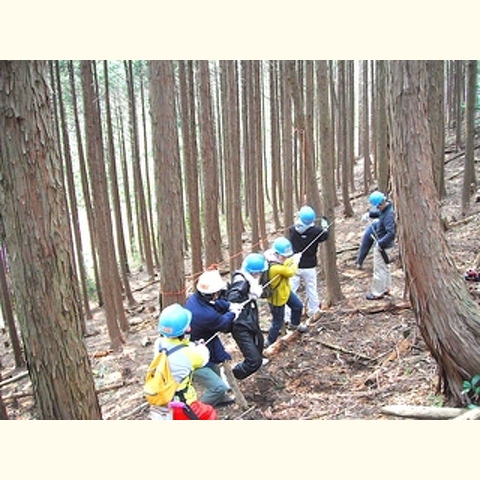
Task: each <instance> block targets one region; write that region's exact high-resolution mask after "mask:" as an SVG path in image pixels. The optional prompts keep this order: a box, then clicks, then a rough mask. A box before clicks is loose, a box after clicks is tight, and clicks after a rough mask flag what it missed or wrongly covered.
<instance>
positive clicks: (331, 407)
mask: <svg viewBox="0 0 480 480" xmlns="http://www.w3.org/2000/svg"><path fill="white" fill-rule="evenodd" d="M475 152H476V155H477V159H478V155H479V153H478V149H477V150H475ZM446 158H447V161H446V176H445V178H446V185H447V198H446V199H445V200H444V201H443V203H442V217H443V218H446V219H447V220H448V223H449V224H450V228H449V229H448V230H447V232H446V236H447V239H448V242H449V245H450V247H451V250H452V253H453V255H454V258H455V261H456V265H457V268H458V274H459V275H462V276H463V274H464V273H465V271H466V270H467V269H469V268H471V267H472V266H473V262H474V260H475V258H476V256H477V254H478V253H479V252H480V238H479V236H478V223H479V219H480V203H478V202H477V196H476V195H474V196H473V197H472V202H471V209H470V212H469V213H468V215H467V216H466V217H465V218H462V217H461V216H460V213H459V212H460V207H459V205H460V199H461V184H462V180H463V175H462V172H463V161H464V156H463V155H460V154H458V153H456V152H454V151H453V149H452V152H451V153H449V154H447V157H446ZM359 164H360V161H359V162H358V164H357V167H356V169H357V170H358V172H357V174H358V175H360V173H361V166H360V165H359ZM358 178H359V179H360V176H359V177H358ZM360 184H361V183H360V181H357V183H356V185H360ZM352 205H353V208H354V212H355V214H354V216H353V217H351V218H345V217H344V216H343V214H342V210H341V207H339V208H338V210H337V212H336V219H335V228H336V240H337V267H338V272H339V277H340V282H341V287H342V293H343V295H344V299H343V300H341V301H340V302H338V303H337V304H336V305H334V306H333V307H332V308H328V309H324V310H322V314H321V316H320V318H319V319H317V321H316V322H315V323H312V324H310V326H309V330H308V332H307V333H305V334H303V335H299V334H298V333H295V334H294V335H291V334H290V335H287V336H286V337H284V339H283V340H282V342H281V343H280V344H279V345H278V347H277V350H276V351H275V353H274V354H273V355H271V356H270V359H269V362H268V364H266V365H265V366H262V367H261V369H260V370H259V371H258V372H256V373H255V374H254V375H252V376H251V377H249V378H247V379H246V380H243V381H241V382H239V387H240V390H241V392H242V394H243V395H244V397H245V400H246V401H247V403H248V407H247V408H242V407H241V406H240V405H239V404H238V402H237V403H236V404H233V405H230V406H227V407H218V408H217V412H218V414H219V418H221V419H225V420H227V419H229V420H233V419H243V420H257V419H258V420H260V419H272V420H276V419H397V418H398V417H391V416H387V415H384V414H382V412H381V408H382V407H384V406H386V405H392V404H406V405H421V406H439V405H443V403H444V399H443V398H442V396H441V395H438V394H437V392H436V387H437V365H436V363H435V361H434V360H433V358H432V356H431V355H430V353H429V352H428V350H427V349H426V346H425V343H424V341H423V339H422V337H421V335H420V333H419V330H418V327H417V325H416V321H415V318H414V316H413V313H412V311H411V309H410V308H409V304H408V301H406V300H405V298H404V275H403V271H402V268H401V264H400V263H399V260H398V247H395V249H394V256H395V257H396V260H395V261H394V262H393V264H392V278H393V288H392V292H391V293H392V295H391V297H389V298H387V299H384V300H380V301H373V302H369V301H367V300H365V294H366V293H368V292H369V288H370V284H371V278H372V254H371V253H370V254H369V256H368V257H367V259H366V261H365V263H364V269H363V270H357V269H356V268H355V258H356V254H357V250H358V246H359V243H360V239H361V235H362V233H363V230H364V228H365V227H366V224H365V223H363V222H362V221H361V216H362V214H363V213H365V211H366V210H367V209H368V204H367V199H366V198H365V196H363V195H361V193H360V190H359V189H358V192H357V193H354V194H353V199H352ZM274 236H275V234H274V235H273V236H272V238H273V237H274ZM225 278H227V277H225ZM477 285H480V284H476V283H470V284H469V285H468V288H469V289H470V290H471V292H472V295H474V296H475V297H477V296H478V293H477ZM131 287H132V290H133V294H134V297H135V299H136V301H137V302H138V307H135V308H133V309H131V310H128V312H127V313H128V318H129V322H130V325H131V328H130V331H129V332H128V334H127V335H126V343H125V346H124V348H123V350H122V351H121V352H112V351H111V350H110V345H109V338H108V333H107V329H106V324H105V318H104V314H103V312H102V310H101V309H99V308H96V309H94V318H93V320H91V321H89V324H88V328H89V331H90V332H93V334H92V335H91V336H88V337H87V338H86V343H87V347H88V351H89V355H90V359H91V365H92V370H93V374H94V378H95V382H96V386H97V391H98V398H99V402H100V405H101V409H102V415H103V418H104V419H106V420H118V419H130V420H147V419H149V409H148V406H147V405H146V403H145V400H144V398H143V395H142V386H143V379H144V375H145V372H146V368H147V366H148V364H149V363H150V361H151V359H152V354H153V351H152V344H153V342H154V340H155V338H156V326H157V319H158V314H159V303H158V291H159V284H158V281H155V280H154V281H151V280H149V279H148V277H147V275H146V273H145V272H138V273H136V274H132V277H131ZM319 290H320V296H321V297H322V295H323V293H324V282H323V280H322V272H321V270H320V269H319ZM299 295H300V296H301V298H302V299H303V298H304V293H303V291H302V290H300V291H299ZM261 302H263V300H262V301H261ZM260 309H261V324H262V328H263V330H264V331H265V332H266V331H267V329H268V326H269V321H270V315H269V312H268V309H267V305H266V304H265V303H260ZM221 337H222V339H223V341H224V343H225V345H226V346H227V349H228V350H229V351H230V352H231V353H232V355H233V357H234V362H236V361H238V360H240V358H241V356H240V353H239V350H238V348H237V346H236V344H235V342H234V341H233V339H232V338H231V336H230V335H228V334H222V336H221ZM0 338H1V345H2V346H1V350H0V354H1V355H2V364H3V372H2V375H3V379H4V380H5V379H7V378H8V377H9V376H12V375H16V374H18V373H19V372H16V371H15V370H14V362H13V355H12V351H11V347H10V345H9V338H8V333H7V332H5V331H2V332H1V333H0ZM200 392H201V390H200V389H199V393H200ZM2 396H3V398H4V401H5V405H6V407H7V411H8V414H9V417H10V418H11V419H35V418H37V413H36V409H35V406H34V402H33V397H32V395H31V383H30V381H29V379H28V377H25V378H23V379H21V380H19V381H16V382H12V383H10V384H8V385H6V386H4V387H3V388H2Z"/></svg>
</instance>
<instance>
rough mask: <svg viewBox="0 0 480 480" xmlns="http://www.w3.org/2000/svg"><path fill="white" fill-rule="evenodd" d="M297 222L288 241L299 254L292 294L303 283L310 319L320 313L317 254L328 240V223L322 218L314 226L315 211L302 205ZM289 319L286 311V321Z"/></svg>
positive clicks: (291, 282)
mask: <svg viewBox="0 0 480 480" xmlns="http://www.w3.org/2000/svg"><path fill="white" fill-rule="evenodd" d="M298 218H299V221H298V222H297V223H296V224H295V225H292V226H291V227H290V228H289V231H288V233H289V239H290V242H291V243H292V247H293V251H294V252H295V253H297V252H301V253H302V256H301V258H300V262H299V264H298V271H297V273H296V274H295V275H294V276H293V277H292V278H291V280H290V285H291V288H292V292H294V293H297V290H298V288H299V286H300V282H301V281H302V280H303V282H304V283H305V294H306V297H307V316H308V317H311V316H313V315H315V314H317V313H318V312H319V311H320V299H319V296H318V290H317V268H316V267H317V265H318V260H317V252H318V245H319V244H320V243H322V242H324V241H325V240H327V239H328V236H329V231H328V221H327V219H326V218H325V217H322V219H321V221H320V226H317V225H316V224H315V218H316V215H315V211H314V210H313V208H312V207H310V206H308V205H304V206H303V207H302V208H301V209H300V211H299V212H298ZM289 317H290V312H289V309H288V308H287V310H286V320H288V319H289Z"/></svg>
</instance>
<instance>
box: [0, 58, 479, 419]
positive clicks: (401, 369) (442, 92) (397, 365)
mask: <svg viewBox="0 0 480 480" xmlns="http://www.w3.org/2000/svg"><path fill="white" fill-rule="evenodd" d="M477 65H478V61H476V60H468V61H467V60H431V61H420V60H412V61H407V60H398V61H395V60H330V61H327V60H325V61H324V60H297V61H296V60H270V61H267V60H262V61H260V60H219V61H213V60H212V61H207V60H178V61H172V60H159V61H140V60H125V61H113V60H108V61H107V60H105V61H98V60H96V61H93V60H92V61H90V60H82V61H67V60H55V61H39V60H37V61H27V60H21V61H0V133H1V137H0V183H1V189H0V244H1V256H0V287H1V288H0V302H1V307H2V308H1V322H2V323H0V328H1V337H2V344H1V346H0V418H2V419H17V418H18V419H20V418H27V419H78V420H83V419H147V418H148V409H147V406H146V404H145V401H144V398H143V396H142V382H143V378H144V375H145V370H146V367H147V366H148V364H149V361H150V359H151V354H152V347H151V344H152V343H153V341H154V339H155V336H156V327H157V322H158V315H159V313H160V312H161V311H162V310H163V309H164V308H165V307H167V306H168V305H171V304H172V303H175V302H178V303H181V304H184V303H185V301H186V298H187V297H188V296H189V295H190V294H191V293H192V292H193V291H194V289H195V282H196V279H197V278H198V277H199V275H200V274H201V273H202V272H204V271H205V270H206V269H208V268H209V267H211V266H217V267H218V268H219V270H220V271H221V273H222V276H223V277H224V279H225V280H227V281H228V279H229V277H230V274H231V273H232V272H234V271H235V270H236V269H238V268H239V267H240V265H241V263H242V261H243V258H244V257H245V255H246V254H248V253H250V252H257V251H260V252H262V251H264V250H266V249H267V248H269V246H270V245H271V242H272V241H273V240H274V239H275V238H276V237H278V236H281V235H284V234H285V232H286V231H287V230H288V228H289V227H290V226H291V225H292V224H293V223H294V222H295V220H296V216H297V213H298V210H299V209H300V208H301V207H302V206H303V205H310V206H312V207H313V209H314V210H315V212H317V214H318V215H324V216H325V217H327V218H328V219H329V221H330V222H331V227H330V235H329V239H328V241H326V242H324V243H322V245H321V247H320V250H319V267H318V280H319V289H320V292H319V293H320V294H321V299H322V308H321V314H320V316H319V318H316V319H315V320H314V321H312V323H311V325H309V331H308V333H307V334H305V335H303V336H300V335H298V334H296V332H293V333H292V332H290V333H285V332H284V335H283V337H282V339H281V341H279V342H278V346H277V348H276V349H275V350H274V351H273V352H272V354H271V355H269V363H268V364H267V365H266V366H265V367H262V369H261V370H260V371H259V372H258V373H257V374H255V375H254V377H253V378H251V379H248V380H247V381H245V382H239V385H238V388H239V390H240V391H239V392H238V393H239V395H240V397H244V398H243V399H241V400H242V401H237V402H236V404H235V405H234V406H231V407H228V408H225V409H222V410H221V411H219V414H220V417H221V418H222V419H252V420H253V419H255V420H257V419H320V418H324V419H344V418H391V415H393V416H410V417H414V418H418V417H419V416H420V418H421V415H427V416H429V418H462V417H463V418H469V419H470V418H476V417H477V410H476V409H475V408H474V407H476V406H478V405H480V403H479V402H480V377H479V375H480V344H479V334H480V306H479V297H480V295H479V292H478V291H477V289H476V277H475V278H473V281H472V278H467V276H466V275H465V273H466V272H467V271H468V270H471V271H472V272H474V273H475V272H476V271H477V269H480V239H479V238H478V234H477V231H478V219H479V215H480V207H479V202H480V196H479V195H478V193H477V172H476V168H477V167H476V166H477V164H478V158H479V157H478V149H479V148H480V144H479V140H478V136H479V124H480V118H479V114H478V111H479V106H480V89H479V86H478V84H479V82H478V66H477ZM375 189H378V190H380V191H382V192H384V193H386V194H387V195H388V197H389V198H391V199H392V201H393V204H394V207H395V215H396V222H397V238H396V247H395V261H394V262H393V265H392V275H393V282H394V285H393V292H392V296H391V297H390V298H389V299H387V300H385V301H383V300H382V301H381V302H374V303H371V302H370V303H369V302H365V293H367V292H368V289H369V285H370V282H371V277H372V265H371V259H370V260H367V262H366V267H365V269H364V270H362V271H358V270H356V269H355V267H354V264H355V256H356V252H357V250H358V246H359V243H360V238H361V235H362V233H363V229H364V228H365V224H364V223H362V221H361V217H362V215H363V214H364V213H365V212H366V211H367V210H368V207H369V206H368V195H369V194H370V193H371V192H372V191H373V190H375ZM479 278H480V276H479ZM303 294H304V292H302V291H300V296H302V298H303ZM269 321H270V315H269V312H268V307H267V305H266V304H264V303H261V326H262V330H263V331H266V330H267V329H268V325H269ZM222 336H223V337H224V338H223V340H224V343H225V345H226V346H227V347H228V349H229V350H231V352H232V355H233V356H234V358H238V357H239V352H238V348H237V346H236V345H235V342H234V341H233V339H232V338H231V336H229V335H228V334H225V335H222ZM79 399H81V401H79ZM239 400H240V399H239ZM392 404H394V405H393V406H394V407H395V408H390V409H389V406H390V407H391V406H392ZM400 404H401V406H402V408H400V407H399V405H400ZM415 407H417V408H415ZM422 409H423V410H422ZM392 411H394V413H393V414H392ZM432 411H433V412H432ZM405 412H406V413H405Z"/></svg>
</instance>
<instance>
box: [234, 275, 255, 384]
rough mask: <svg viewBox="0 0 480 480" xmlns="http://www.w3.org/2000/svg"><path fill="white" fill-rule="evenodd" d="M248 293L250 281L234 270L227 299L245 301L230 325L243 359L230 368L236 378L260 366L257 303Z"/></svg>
mask: <svg viewBox="0 0 480 480" xmlns="http://www.w3.org/2000/svg"><path fill="white" fill-rule="evenodd" d="M249 293H250V283H249V282H248V280H247V278H246V276H245V275H244V274H243V273H242V272H241V271H236V272H234V273H233V275H232V283H231V285H230V287H229V289H228V291H227V299H228V300H229V301H230V302H233V303H243V302H246V303H245V305H244V307H243V309H242V311H241V312H240V314H239V316H238V317H237V318H236V319H235V320H234V321H233V325H232V336H233V338H234V340H235V342H236V343H237V345H238V348H239V349H240V351H241V352H242V354H243V357H244V360H243V361H242V362H240V363H237V364H236V365H235V366H234V367H233V369H232V372H233V375H234V376H235V378H237V379H238V380H243V379H244V378H247V377H248V376H250V375H252V373H255V372H256V371H257V370H258V369H259V368H260V367H261V366H262V352H263V342H264V340H263V334H262V331H261V330H260V326H259V322H258V305H257V301H256V300H255V299H254V298H251V296H250V295H249Z"/></svg>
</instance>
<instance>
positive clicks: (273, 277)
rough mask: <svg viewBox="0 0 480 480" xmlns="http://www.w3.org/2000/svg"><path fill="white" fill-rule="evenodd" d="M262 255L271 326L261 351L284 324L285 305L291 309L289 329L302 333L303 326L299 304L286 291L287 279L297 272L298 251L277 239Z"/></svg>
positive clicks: (297, 300)
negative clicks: (264, 265) (268, 292)
mask: <svg viewBox="0 0 480 480" xmlns="http://www.w3.org/2000/svg"><path fill="white" fill-rule="evenodd" d="M264 255H265V258H266V260H267V262H269V270H268V279H269V283H270V286H271V290H272V293H271V295H270V296H269V297H267V302H268V303H269V307H270V312H271V313H272V323H271V325H270V328H269V330H268V335H267V339H266V341H265V345H264V346H265V348H268V347H269V346H270V345H272V344H273V343H274V342H276V341H277V338H278V336H279V334H280V331H281V329H282V327H283V325H284V322H285V305H287V306H288V307H290V310H291V316H290V323H289V329H290V330H297V331H298V332H300V333H305V332H306V331H307V326H306V325H302V324H301V323H300V319H301V316H302V310H303V303H302V301H301V300H300V299H299V298H298V296H297V295H296V294H295V293H293V292H292V289H291V288H290V279H291V278H292V277H293V276H294V275H295V274H296V273H297V270H298V263H299V261H300V257H301V256H302V254H301V253H300V252H299V253H295V254H294V253H293V249H292V244H291V242H290V240H289V239H288V238H286V237H278V238H277V239H275V240H274V242H273V244H272V247H271V248H270V249H268V250H266V251H265V253H264Z"/></svg>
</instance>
